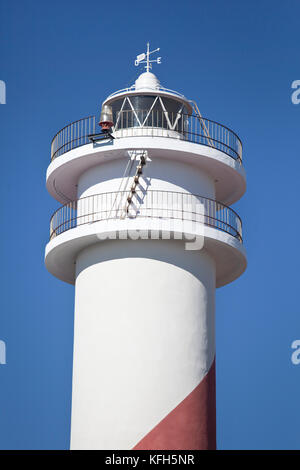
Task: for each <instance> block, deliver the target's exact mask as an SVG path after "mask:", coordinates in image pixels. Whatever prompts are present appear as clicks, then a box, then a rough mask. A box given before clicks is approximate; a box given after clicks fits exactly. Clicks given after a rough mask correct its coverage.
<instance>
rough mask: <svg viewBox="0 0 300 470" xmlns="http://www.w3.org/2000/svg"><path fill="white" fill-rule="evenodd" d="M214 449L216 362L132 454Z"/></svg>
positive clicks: (140, 442)
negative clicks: (155, 451)
mask: <svg viewBox="0 0 300 470" xmlns="http://www.w3.org/2000/svg"><path fill="white" fill-rule="evenodd" d="M212 449H216V379H215V361H214V362H213V364H212V366H211V368H210V370H209V371H208V373H207V374H206V376H205V377H204V379H203V380H202V381H201V382H200V384H199V385H197V387H196V388H195V389H194V390H193V391H192V392H191V393H190V394H189V395H188V396H187V397H186V398H185V399H184V400H183V401H182V402H181V403H179V405H178V406H176V408H174V410H172V411H171V412H170V413H169V414H168V415H167V416H166V417H165V418H164V419H163V420H162V421H160V423H158V424H157V426H155V428H153V429H152V430H151V431H150V432H149V433H148V434H147V435H146V436H145V437H143V439H141V440H140V441H139V443H138V444H137V445H136V446H135V447H134V450H212Z"/></svg>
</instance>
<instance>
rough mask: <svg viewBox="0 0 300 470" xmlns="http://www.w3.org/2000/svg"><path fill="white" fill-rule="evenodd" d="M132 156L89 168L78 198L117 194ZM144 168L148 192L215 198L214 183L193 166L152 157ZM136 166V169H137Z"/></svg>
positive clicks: (144, 181) (83, 177)
mask: <svg viewBox="0 0 300 470" xmlns="http://www.w3.org/2000/svg"><path fill="white" fill-rule="evenodd" d="M128 158H129V157H124V158H120V159H118V160H111V161H107V162H105V163H102V164H100V165H99V166H97V167H93V168H90V169H89V170H87V171H86V172H84V173H83V174H82V175H81V177H80V178H79V181H78V198H81V197H85V196H89V195H91V194H99V193H105V192H108V191H118V189H119V186H120V181H121V179H122V176H123V174H124V171H125V168H126V165H127V162H128ZM149 158H150V161H149V162H148V163H147V165H146V166H145V169H144V172H143V173H144V176H143V177H142V178H141V183H142V186H143V187H144V188H148V189H149V190H164V191H178V192H180V191H181V192H187V193H191V194H197V195H201V196H205V197H210V198H214V197H215V184H214V181H213V180H212V178H211V177H209V176H208V175H207V174H206V173H205V172H204V171H203V170H201V169H199V168H197V167H196V166H194V165H191V163H190V162H189V163H184V162H180V161H173V162H170V160H168V159H165V158H160V157H157V156H156V157H152V156H151V153H150V154H149ZM136 165H137V162H136V164H134V167H135V168H136Z"/></svg>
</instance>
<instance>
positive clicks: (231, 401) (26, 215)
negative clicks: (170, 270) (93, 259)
mask: <svg viewBox="0 0 300 470" xmlns="http://www.w3.org/2000/svg"><path fill="white" fill-rule="evenodd" d="M299 15H300V4H299V2H298V1H297V0H288V1H287V2H278V1H269V0H263V1H251V2H250V1H245V2H241V1H233V0H231V1H230V0H229V1H226V2H224V1H221V0H212V1H210V2H206V1H205V2H204V1H202V0H201V1H199V0H198V1H189V0H186V1H185V2H184V3H183V2H181V1H179V0H173V1H172V4H170V3H169V2H166V1H157V0H152V1H150V2H140V1H137V0H133V1H131V2H130V3H128V2H123V1H119V0H116V1H114V2H113V3H110V4H109V3H108V4H107V6H105V3H103V2H99V1H94V0H86V1H85V2H82V1H77V0H72V1H69V0H63V1H58V0H52V1H51V2H40V1H33V0H27V1H26V2H24V1H20V0H19V1H16V0H15V1H8V0H1V1H0V34H1V40H0V55H1V67H0V80H4V81H5V82H6V85H7V104H6V105H0V120H1V127H0V129H1V131H0V132H1V184H0V201H1V220H2V229H1V247H2V249H1V271H0V282H1V296H0V303H1V305H0V309H1V315H0V339H1V340H4V341H5V342H6V344H7V364H6V365H0V409H1V411H0V416H1V418H0V448H1V449H46V448H48V449H51V448H55V449H64V448H68V446H69V430H70V399H71V374H72V341H73V333H72V328H73V295H74V291H73V287H72V286H70V285H67V284H64V283H62V282H61V281H59V280H57V279H55V278H54V277H52V276H51V275H50V274H49V273H48V272H47V271H46V269H45V267H44V264H43V256H44V247H45V244H46V242H47V240H48V234H49V218H50V215H51V213H52V212H53V211H54V210H55V209H56V208H57V207H58V203H57V202H56V201H54V200H52V198H51V197H50V196H49V195H48V193H47V191H46V189H45V172H46V168H47V166H48V164H49V158H50V142H51V139H52V137H53V135H54V134H55V133H56V132H57V131H58V130H59V129H60V128H62V127H63V126H64V125H66V124H67V123H69V122H71V121H74V120H76V119H80V118H81V117H84V116H87V115H89V114H94V113H96V114H98V113H99V111H100V105H101V102H102V101H103V100H104V98H105V97H106V96H107V95H108V94H109V93H111V92H112V91H115V90H117V89H120V88H123V87H125V86H128V85H131V84H132V83H133V82H134V79H135V77H136V75H137V72H138V71H137V69H136V68H135V67H134V64H133V62H134V59H135V56H136V55H137V54H139V53H141V52H143V51H144V49H145V44H146V42H147V41H148V40H149V41H150V43H151V46H153V48H156V47H160V48H161V54H160V55H161V56H162V65H159V66H155V70H154V72H155V73H156V74H157V75H158V77H159V79H160V81H161V83H162V84H163V85H164V86H166V87H167V88H172V89H175V90H178V91H180V92H183V93H184V94H185V95H186V96H187V97H188V98H190V99H195V100H196V101H197V103H198V105H199V107H200V110H201V112H202V114H203V115H204V116H206V117H208V118H210V119H213V120H217V121H219V122H221V123H223V124H225V125H227V126H229V127H231V128H232V129H233V130H234V131H235V132H237V134H238V135H239V136H240V137H241V139H242V141H243V144H244V163H245V168H246V171H247V179H248V189H247V193H246V195H245V197H244V198H243V199H242V200H241V201H239V202H238V203H237V204H235V209H236V210H238V212H239V214H240V215H241V216H242V219H243V222H244V238H245V244H246V247H247V250H248V258H249V266H248V269H247V271H246V273H245V274H244V275H243V276H242V277H241V278H240V279H239V280H237V281H236V282H234V283H233V284H231V285H229V286H226V287H223V288H221V289H219V290H218V291H217V426H218V433H217V437H218V447H219V449H300V430H299V421H300V407H299V392H300V365H298V366H295V365H293V364H292V362H291V353H292V350H291V343H292V341H294V340H295V339H300V308H299V261H300V260H299V249H298V245H297V243H298V233H299V230H300V222H299V221H300V217H299V214H298V212H299V211H298V206H299V204H298V201H299V194H298V191H299V182H298V177H299V170H300V155H299V148H300V145H299V139H300V104H299V105H293V104H292V102H291V93H292V90H291V83H292V81H294V80H297V79H300V58H299V51H298V49H299V48H298V45H299Z"/></svg>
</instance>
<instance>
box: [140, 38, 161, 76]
mask: <svg viewBox="0 0 300 470" xmlns="http://www.w3.org/2000/svg"><path fill="white" fill-rule="evenodd" d="M149 49H150V44H149V42H147V52H143V54H139V55H138V56H137V58H136V60H135V62H134V65H135V66H136V67H137V66H138V65H140V64H146V65H145V69H146V70H147V72H149V70H150V69H152V62H156V63H157V64H161V57H158V58H157V59H153V60H150V54H153V52H157V51H159V50H160V48H159V47H158V48H157V49H154V51H150V50H149Z"/></svg>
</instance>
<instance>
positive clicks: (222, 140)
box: [51, 110, 242, 163]
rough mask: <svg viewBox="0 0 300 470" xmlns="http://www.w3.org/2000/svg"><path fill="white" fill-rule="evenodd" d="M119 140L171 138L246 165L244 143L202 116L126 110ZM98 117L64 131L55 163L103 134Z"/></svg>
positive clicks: (54, 146) (119, 120)
mask: <svg viewBox="0 0 300 470" xmlns="http://www.w3.org/2000/svg"><path fill="white" fill-rule="evenodd" d="M112 131H113V136H114V137H115V138H124V137H133V136H134V137H138V136H141V137H169V138H177V139H181V140H185V141H188V142H193V143H196V144H200V145H205V146H208V147H211V148H215V149H217V150H220V151H222V152H224V153H226V154H227V155H229V156H230V157H232V158H233V159H234V160H237V161H239V162H240V163H242V143H241V140H240V139H239V137H238V136H237V135H236V134H235V133H234V132H233V131H232V130H230V129H229V128H228V127H226V126H223V125H222V124H219V123H218V122H215V121H211V120H209V119H206V118H202V117H200V116H195V115H188V114H181V113H170V112H165V111H162V110H157V111H155V110H154V111H153V110H152V111H151V110H150V111H149V110H126V111H119V112H117V113H115V126H114V127H113V129H112ZM99 132H100V127H99V126H98V124H97V121H96V117H95V116H88V117H86V118H83V119H80V120H78V121H75V122H72V123H71V124H69V125H67V126H66V127H64V128H63V129H62V130H60V131H59V132H58V133H57V134H56V135H55V137H54V138H53V140H52V143H51V160H53V159H55V158H57V157H59V156H60V155H62V154H64V153H66V152H68V151H69V150H72V149H74V148H77V147H80V146H82V145H86V144H89V143H91V140H90V137H91V136H92V135H96V134H99Z"/></svg>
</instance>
